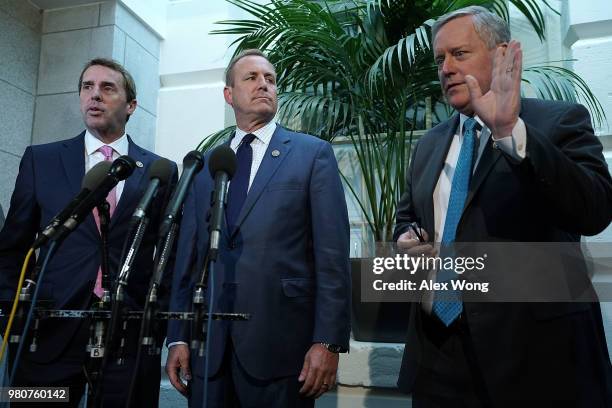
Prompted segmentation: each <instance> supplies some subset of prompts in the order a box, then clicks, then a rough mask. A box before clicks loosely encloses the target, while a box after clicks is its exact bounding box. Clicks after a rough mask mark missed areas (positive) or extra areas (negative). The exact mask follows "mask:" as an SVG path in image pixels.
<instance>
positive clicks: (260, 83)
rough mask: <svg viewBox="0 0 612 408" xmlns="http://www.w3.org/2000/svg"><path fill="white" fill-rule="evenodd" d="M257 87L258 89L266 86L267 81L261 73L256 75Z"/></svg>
mask: <svg viewBox="0 0 612 408" xmlns="http://www.w3.org/2000/svg"><path fill="white" fill-rule="evenodd" d="M257 87H258V88H260V89H267V88H268V81H266V78H265V77H264V76H263V75H262V76H259V77H257Z"/></svg>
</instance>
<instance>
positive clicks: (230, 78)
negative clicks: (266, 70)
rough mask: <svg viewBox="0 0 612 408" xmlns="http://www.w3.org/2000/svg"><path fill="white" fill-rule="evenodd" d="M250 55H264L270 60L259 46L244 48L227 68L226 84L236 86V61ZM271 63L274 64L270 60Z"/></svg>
mask: <svg viewBox="0 0 612 408" xmlns="http://www.w3.org/2000/svg"><path fill="white" fill-rule="evenodd" d="M249 56H256V57H262V58H264V59H265V60H266V61H268V62H270V60H269V59H268V57H267V56H266V54H264V53H263V51H261V50H259V49H257V48H250V49H248V50H244V51H242V52H240V53H239V54H238V55H236V56H235V57H234V58H232V60H231V61H230V63H229V64H228V65H227V68H226V69H225V85H227V86H234V65H236V63H237V62H238V61H240V60H241V59H243V58H244V57H249ZM270 65H272V63H271V62H270Z"/></svg>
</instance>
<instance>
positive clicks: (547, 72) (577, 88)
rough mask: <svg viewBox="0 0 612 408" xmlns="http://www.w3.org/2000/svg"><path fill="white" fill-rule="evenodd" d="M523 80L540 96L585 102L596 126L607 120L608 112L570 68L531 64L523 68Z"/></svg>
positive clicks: (542, 97)
mask: <svg viewBox="0 0 612 408" xmlns="http://www.w3.org/2000/svg"><path fill="white" fill-rule="evenodd" d="M557 62H562V61H557ZM522 80H523V82H524V83H525V84H526V85H527V88H528V89H529V90H531V91H532V92H533V93H535V95H536V96H537V97H538V98H541V99H550V100H558V101H570V102H584V103H585V105H586V106H587V108H588V109H589V111H590V112H591V115H592V116H593V121H594V124H595V126H597V127H600V126H603V125H604V123H605V122H607V118H606V113H605V111H604V109H603V107H602V106H601V103H599V100H598V99H597V98H596V97H595V95H594V94H593V92H592V91H591V90H590V89H589V86H588V85H587V84H586V82H584V80H583V79H582V78H581V77H580V76H579V75H577V74H576V73H574V72H573V71H571V70H569V69H566V68H562V67H557V66H553V65H536V66H531V67H527V68H525V69H524V70H523V78H522Z"/></svg>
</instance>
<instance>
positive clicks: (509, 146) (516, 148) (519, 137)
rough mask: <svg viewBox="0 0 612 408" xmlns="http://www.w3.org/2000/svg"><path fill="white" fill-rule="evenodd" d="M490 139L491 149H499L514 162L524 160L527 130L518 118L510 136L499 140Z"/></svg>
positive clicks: (496, 138)
mask: <svg viewBox="0 0 612 408" xmlns="http://www.w3.org/2000/svg"><path fill="white" fill-rule="evenodd" d="M491 139H493V147H495V148H496V149H500V150H501V151H503V152H504V153H506V154H508V155H509V156H511V157H512V158H514V159H515V160H518V161H522V160H523V159H524V158H525V156H526V153H527V128H526V127H525V122H523V119H521V118H518V120H517V121H516V124H515V125H514V128H512V134H511V135H509V136H505V137H499V138H498V137H495V136H494V135H491Z"/></svg>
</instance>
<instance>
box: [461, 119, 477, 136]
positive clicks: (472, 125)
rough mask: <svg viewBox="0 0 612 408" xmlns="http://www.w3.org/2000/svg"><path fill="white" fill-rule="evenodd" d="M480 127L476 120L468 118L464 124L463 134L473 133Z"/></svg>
mask: <svg viewBox="0 0 612 408" xmlns="http://www.w3.org/2000/svg"><path fill="white" fill-rule="evenodd" d="M478 127H479V125H478V122H477V121H476V119H474V118H467V119H466V120H465V122H463V132H464V133H467V132H473V131H474V129H477V128H478Z"/></svg>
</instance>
